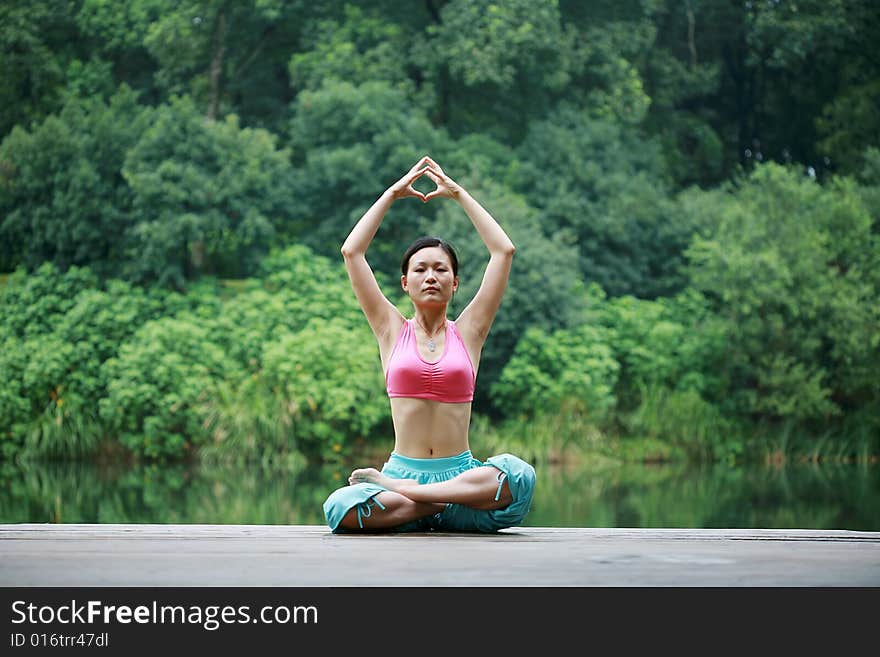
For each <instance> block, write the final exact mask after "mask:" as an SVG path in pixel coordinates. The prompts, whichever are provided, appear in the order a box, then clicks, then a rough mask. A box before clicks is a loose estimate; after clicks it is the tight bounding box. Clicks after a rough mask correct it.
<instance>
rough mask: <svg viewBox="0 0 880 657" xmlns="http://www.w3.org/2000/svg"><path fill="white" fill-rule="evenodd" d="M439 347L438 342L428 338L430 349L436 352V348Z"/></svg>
mask: <svg viewBox="0 0 880 657" xmlns="http://www.w3.org/2000/svg"><path fill="white" fill-rule="evenodd" d="M436 348H437V343H436V342H434V341H433V340H428V351H430V352H431V353H434V350H435V349H436Z"/></svg>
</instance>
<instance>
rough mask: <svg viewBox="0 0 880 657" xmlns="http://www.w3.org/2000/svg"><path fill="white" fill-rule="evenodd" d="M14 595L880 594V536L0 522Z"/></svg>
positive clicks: (0, 569) (5, 578)
mask: <svg viewBox="0 0 880 657" xmlns="http://www.w3.org/2000/svg"><path fill="white" fill-rule="evenodd" d="M0 585H3V586H880V532H857V531H847V530H828V531H825V530H812V529H676V528H656V529H655V528H648V529H636V528H552V527H519V528H515V529H508V530H504V531H503V532H499V533H498V534H495V535H484V534H449V533H439V532H438V533H427V534H422V533H419V534H376V535H352V534H349V535H334V534H332V533H330V532H329V531H328V530H327V528H326V527H324V526H286V525H98V524H94V525H90V524H71V525H63V524H12V525H0Z"/></svg>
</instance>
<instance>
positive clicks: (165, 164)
mask: <svg viewBox="0 0 880 657" xmlns="http://www.w3.org/2000/svg"><path fill="white" fill-rule="evenodd" d="M288 157H289V156H288V153H287V152H286V151H285V150H283V149H278V148H277V147H276V144H275V138H274V137H273V135H271V134H270V133H268V132H267V131H265V130H261V129H252V128H241V127H240V126H239V123H238V121H237V119H236V117H234V116H230V117H227V119H226V120H224V121H217V122H214V121H206V120H205V119H204V117H202V116H201V115H200V113H199V112H198V110H197V109H196V107H195V105H194V104H193V103H192V102H191V101H190V100H188V99H186V98H181V99H175V100H174V101H172V103H171V104H169V105H165V106H162V107H160V108H158V110H157V111H156V119H155V121H154V122H153V124H152V125H151V126H150V128H149V129H148V130H145V131H144V132H143V134H142V135H141V137H140V139H139V140H138V142H137V143H136V144H135V145H134V146H133V147H132V148H131V149H130V150H129V152H128V154H127V157H126V160H125V164H124V167H123V169H122V174H123V175H124V177H125V180H126V181H127V183H128V184H129V186H130V188H131V192H132V195H133V200H132V214H133V217H134V219H135V223H134V225H133V226H132V228H131V230H130V231H129V234H128V235H127V236H126V238H127V239H126V246H127V249H128V250H127V253H126V257H127V260H128V263H127V269H126V272H127V275H128V277H130V278H132V279H134V280H157V281H159V282H160V283H162V284H172V285H176V286H182V285H183V284H184V282H185V281H186V280H188V279H190V278H193V277H196V276H198V275H199V274H202V273H210V274H217V275H223V276H242V275H248V274H250V273H252V272H254V271H255V269H256V267H257V264H258V262H259V259H260V257H261V256H263V255H264V254H265V253H267V252H268V251H269V249H270V248H271V245H272V244H273V242H274V240H275V238H276V235H277V234H278V233H281V232H283V231H284V230H285V228H286V225H287V223H288V222H289V221H290V218H289V217H290V214H289V213H290V205H291V201H292V197H291V190H292V183H293V181H292V173H293V172H292V169H291V167H290V164H289V159H288Z"/></svg>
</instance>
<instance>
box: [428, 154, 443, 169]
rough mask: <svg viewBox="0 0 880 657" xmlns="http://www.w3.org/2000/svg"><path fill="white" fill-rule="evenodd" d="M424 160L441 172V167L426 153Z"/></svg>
mask: <svg viewBox="0 0 880 657" xmlns="http://www.w3.org/2000/svg"><path fill="white" fill-rule="evenodd" d="M425 162H427V163H428V164H430V165H431V166H432V167H434V168H435V169H437V170H438V171H439V172H440V173H443V169H442V167H441V166H440V165H439V164H437V163H436V162H435V161H434V160H432V159H431V158H430V157H428V156H427V155H425Z"/></svg>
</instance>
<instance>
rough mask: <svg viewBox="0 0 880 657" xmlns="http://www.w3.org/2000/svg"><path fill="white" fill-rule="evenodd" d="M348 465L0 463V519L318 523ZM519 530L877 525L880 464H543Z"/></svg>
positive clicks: (879, 519) (862, 527) (878, 527)
mask: <svg viewBox="0 0 880 657" xmlns="http://www.w3.org/2000/svg"><path fill="white" fill-rule="evenodd" d="M349 471H350V468H349V467H348V466H323V467H315V468H306V469H301V470H286V469H283V468H263V467H259V466H244V467H242V466H234V467H233V466H205V465H202V466H185V465H170V466H168V465H164V466H157V465H151V466H134V467H129V466H122V465H113V466H107V465H103V466H101V465H95V464H86V463H72V464H70V463H65V464H59V463H49V464H37V463H28V464H22V465H17V464H12V463H2V464H0V522H2V523H20V522H58V523H158V524H165V523H205V524H300V525H303V524H323V522H324V518H323V514H322V512H321V504H322V503H323V501H324V499H325V498H326V496H327V494H328V493H329V492H330V491H331V490H333V489H334V488H336V487H337V486H339V485H341V484H342V483H343V482H344V481H345V477H346V476H347V475H348V472H349ZM538 476H539V479H538V486H537V489H536V492H535V499H534V503H533V505H532V512H531V513H530V514H529V516H528V518H527V522H526V525H528V526H547V527H670V528H699V527H705V528H745V529H754V528H801V529H852V530H863V531H880V467H878V466H857V465H831V464H823V465H799V466H788V467H785V468H773V467H764V466H760V467H759V466H752V467H727V466H712V467H703V468H689V467H686V466H683V465H625V466H614V467H603V468H597V467H590V466H586V467H579V468H563V467H543V468H539V470H538Z"/></svg>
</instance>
